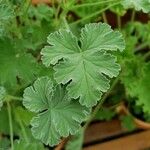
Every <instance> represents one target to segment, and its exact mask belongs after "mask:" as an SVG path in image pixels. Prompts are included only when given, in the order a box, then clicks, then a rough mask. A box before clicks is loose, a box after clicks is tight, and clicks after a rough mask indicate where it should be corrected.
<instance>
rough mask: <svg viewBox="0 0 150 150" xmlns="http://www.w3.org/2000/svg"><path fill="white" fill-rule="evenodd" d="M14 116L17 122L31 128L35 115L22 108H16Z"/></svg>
mask: <svg viewBox="0 0 150 150" xmlns="http://www.w3.org/2000/svg"><path fill="white" fill-rule="evenodd" d="M14 114H15V120H16V122H18V123H19V124H20V123H23V125H25V126H29V124H30V121H31V119H32V117H33V116H34V113H32V112H29V111H27V110H25V109H24V108H22V107H21V106H18V107H16V108H15V110H14Z"/></svg>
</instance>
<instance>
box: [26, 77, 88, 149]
mask: <svg viewBox="0 0 150 150" xmlns="http://www.w3.org/2000/svg"><path fill="white" fill-rule="evenodd" d="M23 104H24V106H25V107H26V108H28V109H29V110H30V111H33V112H36V113H38V114H37V116H36V117H33V119H32V121H31V125H32V133H33V136H34V137H35V138H37V139H40V140H42V142H44V143H45V144H49V145H51V146H53V145H56V144H58V143H59V141H60V138H61V137H67V136H69V134H72V135H73V134H75V133H76V132H77V131H78V130H79V129H80V127H81V125H80V123H81V122H83V120H84V119H85V118H86V116H87V115H88V114H89V109H87V108H85V107H83V106H81V105H80V104H79V102H78V101H77V100H71V99H70V98H69V97H68V96H67V93H66V92H65V90H64V88H62V87H61V86H56V87H55V86H54V85H53V83H52V81H51V80H50V79H49V78H48V77H42V78H39V79H37V80H36V81H35V83H34V85H33V86H31V87H28V88H27V89H25V91H24V99H23Z"/></svg>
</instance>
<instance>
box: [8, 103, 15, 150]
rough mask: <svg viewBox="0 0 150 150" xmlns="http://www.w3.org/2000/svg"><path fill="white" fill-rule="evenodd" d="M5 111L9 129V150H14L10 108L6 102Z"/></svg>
mask: <svg viewBox="0 0 150 150" xmlns="http://www.w3.org/2000/svg"><path fill="white" fill-rule="evenodd" d="M7 110H8V119H9V129H10V142H11V150H14V142H13V125H12V114H11V106H10V104H9V102H8V101H7Z"/></svg>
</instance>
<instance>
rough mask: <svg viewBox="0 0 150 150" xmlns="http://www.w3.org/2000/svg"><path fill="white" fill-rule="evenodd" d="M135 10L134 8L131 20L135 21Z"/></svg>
mask: <svg viewBox="0 0 150 150" xmlns="http://www.w3.org/2000/svg"><path fill="white" fill-rule="evenodd" d="M135 13H136V12H135V10H134V9H133V10H132V14H131V22H132V23H133V22H134V19H135Z"/></svg>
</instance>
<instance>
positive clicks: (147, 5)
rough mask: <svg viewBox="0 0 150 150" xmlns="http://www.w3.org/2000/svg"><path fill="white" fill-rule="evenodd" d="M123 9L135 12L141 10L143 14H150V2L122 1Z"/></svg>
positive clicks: (142, 0)
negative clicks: (130, 9)
mask: <svg viewBox="0 0 150 150" xmlns="http://www.w3.org/2000/svg"><path fill="white" fill-rule="evenodd" d="M122 4H123V6H124V8H134V9H135V10H137V11H140V10H142V11H143V12H144V13H149V12H150V0H123V2H122Z"/></svg>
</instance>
